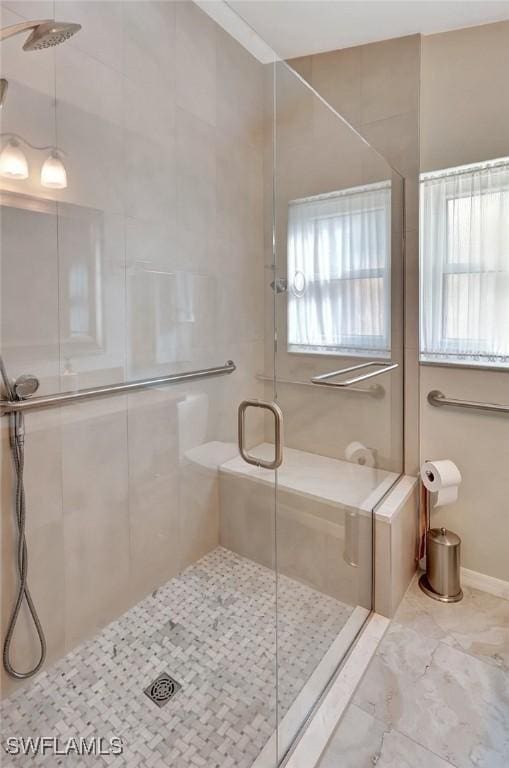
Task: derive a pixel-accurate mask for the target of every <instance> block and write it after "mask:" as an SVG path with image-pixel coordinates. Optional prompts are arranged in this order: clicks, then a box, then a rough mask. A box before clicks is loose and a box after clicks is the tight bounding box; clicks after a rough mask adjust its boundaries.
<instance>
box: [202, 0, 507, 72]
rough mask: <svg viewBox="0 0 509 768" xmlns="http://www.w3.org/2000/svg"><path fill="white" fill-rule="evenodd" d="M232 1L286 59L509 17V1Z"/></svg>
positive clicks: (238, 10)
mask: <svg viewBox="0 0 509 768" xmlns="http://www.w3.org/2000/svg"><path fill="white" fill-rule="evenodd" d="M203 5H205V3H203V4H202V7H203ZM227 5H228V6H229V7H230V8H232V9H233V10H234V11H236V13H237V14H239V16H241V17H242V18H243V19H244V20H245V21H246V22H247V23H248V24H249V25H250V26H251V27H252V29H253V30H254V31H255V32H256V33H258V35H260V37H261V38H262V39H263V40H264V41H265V42H266V43H268V45H269V46H271V48H272V49H273V50H274V51H275V52H276V53H277V55H278V56H280V57H281V58H283V59H290V58H294V57H296V56H305V55H306V54H310V53H320V52H322V51H332V50H336V49H338V48H348V47H350V46H353V45H361V44H363V43H369V42H373V41H375V40H386V39H388V38H391V37H401V36H403V35H411V34H415V33H417V32H420V33H422V34H424V35H429V34H434V33H436V32H445V31H447V30H450V29H460V28H461V27H471V26H476V25H478V24H488V23H490V22H494V21H502V20H505V19H509V0H228V2H227Z"/></svg>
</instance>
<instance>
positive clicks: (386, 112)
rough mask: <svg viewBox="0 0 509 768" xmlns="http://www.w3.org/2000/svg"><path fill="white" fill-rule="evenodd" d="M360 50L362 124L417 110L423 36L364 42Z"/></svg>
mask: <svg viewBox="0 0 509 768" xmlns="http://www.w3.org/2000/svg"><path fill="white" fill-rule="evenodd" d="M360 51H361V93H362V97H361V104H362V106H361V122H362V124H363V125H364V124H365V123H374V122H376V121H379V120H385V119H387V118H390V117H394V116H396V115H402V114H404V113H406V112H417V110H418V106H419V85H418V84H419V67H420V35H410V36H408V37H398V38H394V39H392V40H383V41H381V42H379V43H371V44H369V45H363V46H360Z"/></svg>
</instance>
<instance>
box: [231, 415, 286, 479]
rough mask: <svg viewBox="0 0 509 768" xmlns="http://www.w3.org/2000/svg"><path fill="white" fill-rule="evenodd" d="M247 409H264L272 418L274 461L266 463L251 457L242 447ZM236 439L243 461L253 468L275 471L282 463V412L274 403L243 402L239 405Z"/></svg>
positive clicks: (263, 460)
mask: <svg viewBox="0 0 509 768" xmlns="http://www.w3.org/2000/svg"><path fill="white" fill-rule="evenodd" d="M248 408H265V410H267V411H270V412H271V413H272V415H273V416H274V460H273V461H266V460H265V459H258V458H257V457H256V456H251V454H250V453H248V452H247V451H246V449H245V447H244V442H245V436H246V411H247V409H248ZM238 439H239V452H240V455H241V456H242V458H243V459H244V461H246V462H247V463H248V464H253V465H254V466H255V467H263V468H264V469H277V468H278V467H280V466H281V464H282V463H283V411H282V410H281V408H280V407H279V405H277V404H276V403H269V402H266V401H265V400H243V401H242V402H241V404H240V405H239V414H238Z"/></svg>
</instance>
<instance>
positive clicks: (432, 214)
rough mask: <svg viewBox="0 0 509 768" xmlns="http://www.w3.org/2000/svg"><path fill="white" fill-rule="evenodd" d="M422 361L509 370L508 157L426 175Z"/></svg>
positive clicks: (422, 204) (422, 210)
mask: <svg viewBox="0 0 509 768" xmlns="http://www.w3.org/2000/svg"><path fill="white" fill-rule="evenodd" d="M420 232H421V235H420V263H421V267H420V269H421V302H420V307H421V310H420V316H421V321H420V328H421V331H420V333H421V341H420V346H421V359H422V360H427V361H434V362H440V361H443V362H453V363H459V364H461V363H463V364H474V365H475V364H479V365H495V366H496V365H498V366H504V365H506V366H507V365H509V158H504V159H502V160H496V161H492V162H488V163H482V164H481V163H480V164H476V165H470V166H463V167H461V168H453V169H449V170H448V171H440V172H435V173H428V174H423V175H422V176H421V195H420Z"/></svg>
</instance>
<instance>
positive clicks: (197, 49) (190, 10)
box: [175, 2, 217, 125]
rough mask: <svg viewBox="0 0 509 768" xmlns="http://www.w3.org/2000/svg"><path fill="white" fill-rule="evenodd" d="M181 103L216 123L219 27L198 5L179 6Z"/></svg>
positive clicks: (178, 84)
mask: <svg viewBox="0 0 509 768" xmlns="http://www.w3.org/2000/svg"><path fill="white" fill-rule="evenodd" d="M176 24H177V31H176V66H175V77H176V89H177V91H176V93H177V104H178V106H179V107H181V108H182V109H184V110H186V111H187V112H189V113H190V114H192V115H194V116H195V117H198V118H200V119H201V120H204V121H206V122H207V123H209V124H210V125H215V123H216V89H217V85H216V24H215V23H214V22H213V21H212V19H210V17H209V16H207V14H205V13H204V12H203V11H202V10H201V9H200V8H198V6H197V5H195V4H194V3H189V2H187V3H186V2H184V3H176Z"/></svg>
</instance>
